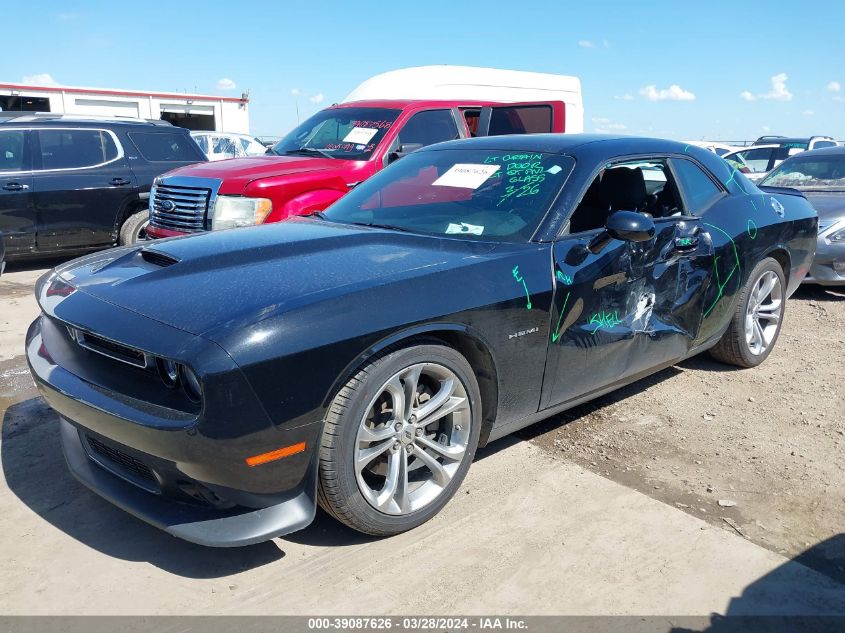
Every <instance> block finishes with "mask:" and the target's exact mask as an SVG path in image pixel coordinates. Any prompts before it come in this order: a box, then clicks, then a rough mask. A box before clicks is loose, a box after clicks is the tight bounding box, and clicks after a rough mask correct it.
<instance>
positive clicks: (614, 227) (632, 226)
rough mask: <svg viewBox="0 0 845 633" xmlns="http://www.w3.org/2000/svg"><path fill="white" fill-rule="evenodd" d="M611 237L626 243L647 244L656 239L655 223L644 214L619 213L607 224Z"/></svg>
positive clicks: (613, 215) (632, 212) (608, 220)
mask: <svg viewBox="0 0 845 633" xmlns="http://www.w3.org/2000/svg"><path fill="white" fill-rule="evenodd" d="M605 229H606V230H607V232H608V234H610V237H612V238H613V239H615V240H623V241H625V242H647V241H649V240H650V239H651V238H653V237H654V232H655V228H654V221H652V219H651V218H648V217H646V216H644V215H643V214H642V213H635V212H634V211H617V212H616V213H613V214H612V215H611V216H610V217H609V218H607V223H606V224H605Z"/></svg>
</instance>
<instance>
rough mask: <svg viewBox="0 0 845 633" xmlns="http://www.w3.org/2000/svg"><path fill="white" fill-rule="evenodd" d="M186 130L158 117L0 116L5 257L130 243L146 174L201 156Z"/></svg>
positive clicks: (136, 235) (136, 233) (141, 214)
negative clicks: (129, 118)
mask: <svg viewBox="0 0 845 633" xmlns="http://www.w3.org/2000/svg"><path fill="white" fill-rule="evenodd" d="M205 160H206V157H205V154H203V153H202V150H200V148H199V146H198V145H197V144H196V142H194V140H193V139H192V138H191V136H190V134H189V133H188V130H185V129H182V128H178V127H174V126H172V125H170V124H169V123H166V122H164V121H144V120H141V119H131V120H120V119H90V118H88V119H86V118H80V117H73V118H71V117H68V116H66V115H65V116H62V115H31V114H23V115H21V114H17V113H8V112H5V113H2V116H0V233H2V234H3V236H4V237H5V242H6V258H7V259H9V260H11V259H16V258H20V257H27V256H45V255H52V254H64V253H71V252H84V251H89V250H96V249H98V248H104V247H108V246H113V245H115V244H118V243H119V244H132V243H134V242H136V241H137V240H138V239H141V238H142V237H143V235H144V229H145V227H146V224H147V221H148V219H149V217H148V216H149V213H148V210H147V207H148V204H149V192H150V187H151V185H152V183H153V179H154V178H155V177H156V176H158V175H159V174H162V173H164V172H166V171H170V170H171V169H175V168H176V167H181V166H183V165H189V164H191V163H198V162H204V161H205Z"/></svg>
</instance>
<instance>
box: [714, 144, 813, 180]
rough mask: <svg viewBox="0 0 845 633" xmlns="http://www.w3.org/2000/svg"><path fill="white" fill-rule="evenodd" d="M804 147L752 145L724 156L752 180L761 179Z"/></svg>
mask: <svg viewBox="0 0 845 633" xmlns="http://www.w3.org/2000/svg"><path fill="white" fill-rule="evenodd" d="M803 151H804V150H803V149H800V148H798V147H784V146H783V145H775V144H771V145H751V146H749V147H743V148H742V149H738V150H736V151H734V152H729V153H727V154H725V155H724V156H722V158H724V159H725V160H726V161H728V162H729V163H730V164H731V165H733V166H734V167H736V168H737V169H738V170H739V171H741V172H742V173H743V174H745V177H746V178H748V179H749V180H752V181H755V182H756V181H758V180H761V179H762V178H763V177H764V176H765V175H766V174H768V173H769V172H770V171H772V170H773V169H774V168H775V167H777V166H778V165H780V164H781V163H782V162H783V161H784V160H786V159H787V158H789V157H790V156H793V155H794V154H800V153H801V152H803Z"/></svg>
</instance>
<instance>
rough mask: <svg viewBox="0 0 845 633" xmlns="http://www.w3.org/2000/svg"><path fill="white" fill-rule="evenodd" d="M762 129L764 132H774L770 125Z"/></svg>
mask: <svg viewBox="0 0 845 633" xmlns="http://www.w3.org/2000/svg"><path fill="white" fill-rule="evenodd" d="M760 129H761V130H763V131H764V132H771V131H772V128H770V127H769V126H768V125H764V126H763V127H761V128H760Z"/></svg>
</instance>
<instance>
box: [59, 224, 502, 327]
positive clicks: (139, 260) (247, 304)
mask: <svg viewBox="0 0 845 633" xmlns="http://www.w3.org/2000/svg"><path fill="white" fill-rule="evenodd" d="M493 247H494V245H492V244H490V243H483V242H469V241H462V240H457V239H445V238H437V237H427V236H421V235H413V234H407V233H400V232H396V231H390V230H383V229H375V228H367V227H359V226H351V225H342V224H336V223H330V222H326V221H322V220H317V219H309V218H303V219H296V220H291V221H287V222H280V223H278V224H271V225H266V226H259V227H250V228H241V229H232V230H228V231H212V232H209V233H204V234H201V235H196V236H191V237H186V238H174V239H167V240H158V241H156V242H154V243H151V244H149V245H146V246H142V247H129V248H122V249H112V250H110V251H104V252H102V253H97V254H94V255H90V256H88V257H84V258H81V259H78V260H74V261H72V262H69V263H67V264H65V265H63V266H60V267H59V268H57V269H56V272H57V273H58V274H59V275H60V276H61V277H62V279H64V280H65V281H67V282H68V283H70V284H71V285H73V286H75V287H76V288H77V290H79V291H81V292H84V293H86V294H88V295H91V296H93V297H96V298H98V299H100V300H102V301H106V302H108V303H111V304H113V305H117V306H120V307H122V308H125V309H127V310H131V311H133V312H136V313H139V314H142V315H144V316H147V317H149V318H152V319H155V320H157V321H159V322H161V323H165V324H167V325H170V326H173V327H176V328H179V329H182V330H185V331H188V332H191V333H193V334H197V335H203V334H206V333H209V332H210V331H211V330H214V329H216V328H220V327H239V326H240V325H243V324H248V323H255V322H257V321H260V320H262V319H264V318H269V317H271V316H274V315H276V314H278V313H279V312H284V311H287V310H292V309H296V308H297V307H301V306H303V305H307V304H309V303H312V302H317V301H325V300H331V299H334V298H336V297H341V298H342V296H343V295H346V294H349V293H352V292H355V290H356V289H361V288H368V287H370V286H372V285H373V284H384V283H390V282H391V281H396V280H400V279H402V280H404V279H407V278H410V277H412V276H414V275H417V274H419V275H421V274H426V273H427V272H433V271H437V270H442V269H444V268H449V267H454V266H458V265H460V264H461V262H463V261H464V260H465V259H466V258H468V257H477V256H479V255H480V254H481V253H483V252H489V251H490V250H492V249H493Z"/></svg>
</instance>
